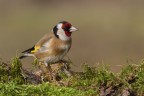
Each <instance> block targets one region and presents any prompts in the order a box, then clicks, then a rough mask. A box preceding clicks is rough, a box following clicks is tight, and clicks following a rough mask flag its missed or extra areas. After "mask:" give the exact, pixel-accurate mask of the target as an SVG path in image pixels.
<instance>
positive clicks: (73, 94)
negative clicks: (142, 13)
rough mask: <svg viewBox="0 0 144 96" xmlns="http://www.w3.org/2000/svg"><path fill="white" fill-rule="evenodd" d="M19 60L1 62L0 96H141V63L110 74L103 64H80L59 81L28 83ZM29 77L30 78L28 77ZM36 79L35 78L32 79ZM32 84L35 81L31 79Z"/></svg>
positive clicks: (143, 92) (143, 83)
mask: <svg viewBox="0 0 144 96" xmlns="http://www.w3.org/2000/svg"><path fill="white" fill-rule="evenodd" d="M23 70H24V69H23V68H22V64H21V62H20V61H19V59H18V58H14V59H13V60H12V62H10V64H9V65H7V63H4V62H3V61H2V60H1V62H0V96H97V95H98V96H99V95H100V96H118V95H123V96H143V95H144V62H143V61H142V62H140V64H129V65H128V66H126V67H125V68H123V69H122V70H121V72H119V73H113V72H111V71H110V70H109V67H108V66H106V65H105V64H101V65H100V66H97V67H90V66H88V65H87V64H84V65H83V72H73V76H71V77H67V76H66V75H65V74H61V75H60V76H61V78H62V79H61V80H60V81H55V82H46V81H43V80H41V82H39V84H33V83H30V82H28V80H27V78H29V77H28V76H30V75H28V76H27V78H26V76H25V74H24V71H23ZM30 77H31V78H32V76H30ZM34 78H37V77H34ZM33 81H36V79H34V80H33Z"/></svg>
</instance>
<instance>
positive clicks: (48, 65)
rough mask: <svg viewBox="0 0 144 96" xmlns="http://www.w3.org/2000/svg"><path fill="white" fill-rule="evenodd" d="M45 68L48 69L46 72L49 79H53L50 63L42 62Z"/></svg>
mask: <svg viewBox="0 0 144 96" xmlns="http://www.w3.org/2000/svg"><path fill="white" fill-rule="evenodd" d="M44 64H45V66H46V68H47V70H48V73H49V79H50V80H52V79H53V75H52V69H51V66H50V64H48V63H47V62H44Z"/></svg>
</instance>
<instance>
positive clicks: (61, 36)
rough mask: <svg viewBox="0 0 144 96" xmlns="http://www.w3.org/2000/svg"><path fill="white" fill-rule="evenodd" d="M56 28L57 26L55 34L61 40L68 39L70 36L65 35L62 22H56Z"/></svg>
mask: <svg viewBox="0 0 144 96" xmlns="http://www.w3.org/2000/svg"><path fill="white" fill-rule="evenodd" d="M57 28H58V31H57V35H58V36H59V38H60V39H61V40H64V41H66V40H69V39H70V37H68V36H66V34H65V31H64V30H63V29H62V24H58V25H57Z"/></svg>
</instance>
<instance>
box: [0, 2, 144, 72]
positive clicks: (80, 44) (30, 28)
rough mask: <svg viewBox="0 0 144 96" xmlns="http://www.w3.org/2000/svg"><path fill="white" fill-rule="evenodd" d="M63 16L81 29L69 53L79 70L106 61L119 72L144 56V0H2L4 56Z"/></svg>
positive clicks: (26, 62)
mask: <svg viewBox="0 0 144 96" xmlns="http://www.w3.org/2000/svg"><path fill="white" fill-rule="evenodd" d="M61 20H66V21H69V22H71V23H72V25H73V26H75V27H77V28H79V31H76V32H74V33H73V35H72V38H73V45H72V48H71V50H70V52H69V54H68V56H69V57H70V58H71V60H72V61H73V62H74V66H73V69H75V70H77V71H79V70H80V65H81V64H82V63H84V62H87V63H88V64H89V65H95V64H97V63H98V62H102V61H103V62H104V63H105V64H110V65H111V68H112V70H113V71H117V70H118V69H119V68H121V67H122V66H123V65H125V64H126V61H127V60H128V59H131V60H133V62H138V61H139V60H141V59H143V57H144V1H143V0H0V45H1V46H0V57H2V58H3V59H5V60H10V58H12V57H14V56H15V54H16V51H17V50H18V53H20V52H21V51H23V50H25V49H27V48H29V47H32V46H33V45H34V44H35V43H36V42H37V41H38V40H39V39H40V38H41V37H42V36H43V35H44V34H46V33H47V32H51V30H52V28H53V26H54V25H56V24H57V23H58V22H59V21H61ZM32 60H33V59H32V58H30V59H29V58H28V59H25V60H23V61H22V62H23V63H24V66H25V67H29V66H31V65H30V63H31V62H30V61H32Z"/></svg>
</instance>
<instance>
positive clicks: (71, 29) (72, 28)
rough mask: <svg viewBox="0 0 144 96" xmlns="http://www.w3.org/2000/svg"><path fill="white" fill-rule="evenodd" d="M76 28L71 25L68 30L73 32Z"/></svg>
mask: <svg viewBox="0 0 144 96" xmlns="http://www.w3.org/2000/svg"><path fill="white" fill-rule="evenodd" d="M77 30H78V29H77V28H75V27H73V26H72V27H71V28H70V32H74V31H77Z"/></svg>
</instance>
